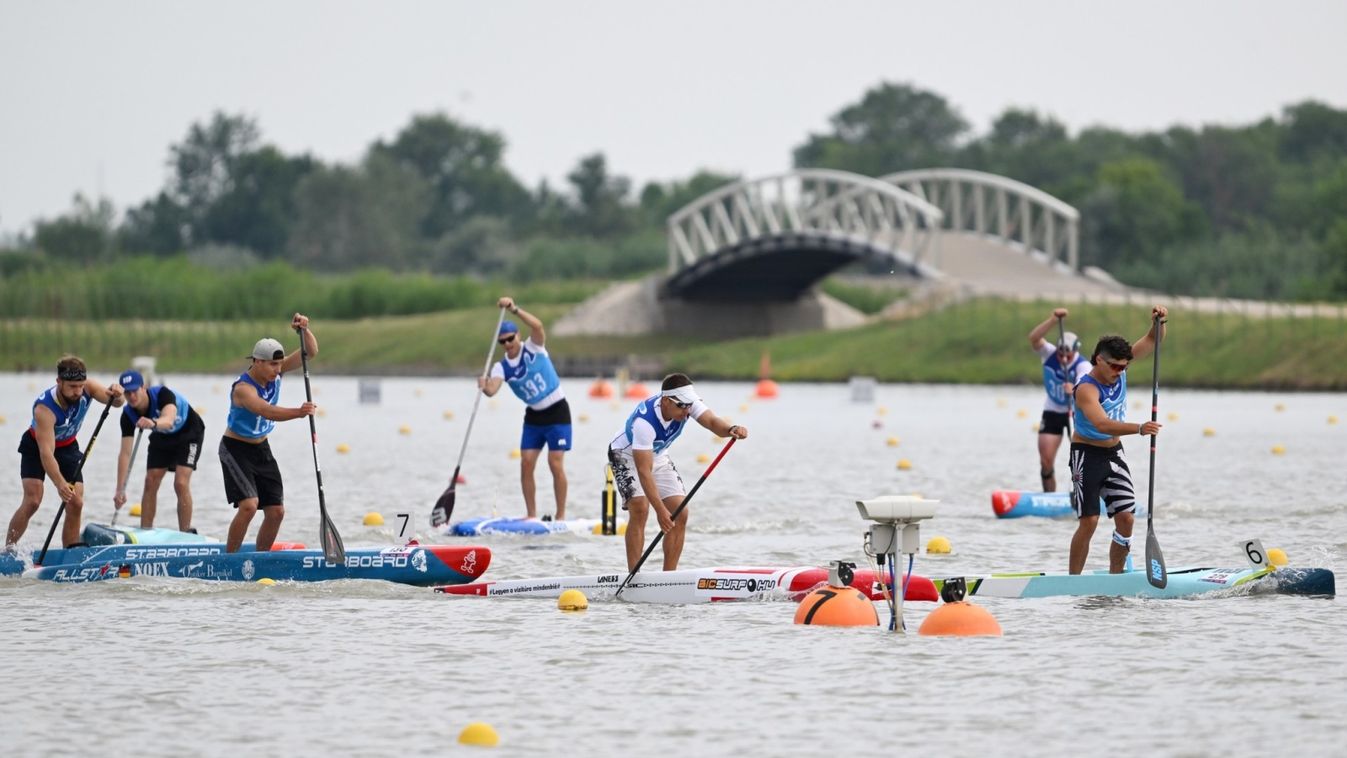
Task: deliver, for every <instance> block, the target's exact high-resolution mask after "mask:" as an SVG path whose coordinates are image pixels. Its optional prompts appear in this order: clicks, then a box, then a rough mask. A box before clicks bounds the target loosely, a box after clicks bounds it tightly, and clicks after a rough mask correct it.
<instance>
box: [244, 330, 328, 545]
mask: <svg viewBox="0 0 1347 758" xmlns="http://www.w3.org/2000/svg"><path fill="white" fill-rule="evenodd" d="M290 327H291V328H292V329H300V330H302V331H301V334H302V335H303V337H302V339H303V340H304V344H305V348H306V349H307V350H308V353H309V355H310V356H314V355H317V354H318V340H317V338H315V337H314V336H313V332H312V331H310V330H309V328H308V327H309V318H308V317H307V316H305V315H303V314H301V313H296V314H295V317H294V318H293V319H291V321H290ZM251 358H252V365H251V366H249V367H248V370H247V371H244V372H243V373H242V374H240V375H239V378H238V379H236V380H235V381H234V384H233V386H231V387H230V388H229V420H228V425H227V427H226V428H225V432H224V437H223V438H221V440H220V469H221V471H222V472H223V473H224V485H225V497H226V498H228V500H229V502H231V503H233V504H234V507H235V508H237V509H238V512H237V513H235V514H234V520H233V521H232V522H230V524H229V541H228V543H227V544H226V547H225V551H226V552H229V553H234V552H238V549H239V547H240V546H242V545H243V538H244V536H245V535H246V534H247V533H248V524H249V523H250V522H251V521H252V520H253V514H254V513H256V512H257V510H258V509H259V508H261V509H262V526H260V527H258V529H257V549H258V550H259V551H262V552H265V551H267V550H270V549H271V546H272V543H274V542H275V541H276V534H277V533H278V532H280V530H281V521H282V520H283V519H284V518H285V505H284V503H285V491H284V488H283V486H282V483H281V470H280V467H279V466H277V465H276V459H275V458H274V457H272V455H271V446H270V445H269V444H268V443H267V435H268V434H270V433H271V430H272V429H274V428H276V422H277V421H293V420H294V419H298V418H304V417H306V416H312V415H313V413H314V411H315V410H317V409H318V406H316V405H314V404H313V403H308V402H306V403H303V404H301V405H299V406H298V407H295V408H282V407H280V406H278V405H276V401H277V400H279V399H280V397H281V375H282V374H284V373H285V372H287V371H293V370H295V369H297V368H299V366H300V361H301V357H300V354H299V351H298V350H295V351H294V352H292V353H290V354H289V355H286V354H285V348H283V347H282V346H281V343H280V342H278V341H277V340H274V339H272V338H270V337H265V338H263V339H260V340H258V341H257V344H256V345H254V346H253V352H252V356H251Z"/></svg>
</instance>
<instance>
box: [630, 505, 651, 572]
mask: <svg viewBox="0 0 1347 758" xmlns="http://www.w3.org/2000/svg"><path fill="white" fill-rule="evenodd" d="M649 515H650V503H649V502H648V501H647V500H646V499H645V498H644V497H634V498H632V499H630V500H628V501H627V534H626V537H625V539H626V542H627V570H628V571H635V570H636V562H637V561H639V560H641V552H642V551H644V550H645V522H646V518H647V517H648V516H649Z"/></svg>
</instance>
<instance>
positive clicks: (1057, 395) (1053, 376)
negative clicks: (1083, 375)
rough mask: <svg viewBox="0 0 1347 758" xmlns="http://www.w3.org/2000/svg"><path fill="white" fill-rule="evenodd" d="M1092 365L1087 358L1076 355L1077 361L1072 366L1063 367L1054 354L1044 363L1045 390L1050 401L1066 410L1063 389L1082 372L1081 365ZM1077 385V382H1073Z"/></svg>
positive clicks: (1064, 391)
mask: <svg viewBox="0 0 1347 758" xmlns="http://www.w3.org/2000/svg"><path fill="white" fill-rule="evenodd" d="M1082 363H1083V364H1085V365H1086V366H1088V365H1090V362H1089V361H1087V360H1085V356H1083V355H1081V354H1080V353H1076V360H1074V361H1072V363H1071V365H1070V366H1062V362H1061V361H1059V360H1057V354H1056V353H1053V354H1052V355H1050V356H1048V358H1047V360H1045V361H1043V390H1044V391H1045V392H1047V393H1048V399H1049V400H1051V401H1052V402H1053V403H1054V404H1056V405H1057V406H1058V407H1059V408H1061V409H1062V410H1063V411H1064V410H1066V390H1065V389H1063V388H1062V385H1064V384H1065V383H1066V382H1067V380H1068V379H1069V378H1072V377H1074V376H1075V375H1076V372H1077V371H1079V370H1080V368H1079V367H1080V365H1081V364H1082ZM1072 384H1075V382H1072Z"/></svg>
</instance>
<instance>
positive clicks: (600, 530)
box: [590, 521, 627, 537]
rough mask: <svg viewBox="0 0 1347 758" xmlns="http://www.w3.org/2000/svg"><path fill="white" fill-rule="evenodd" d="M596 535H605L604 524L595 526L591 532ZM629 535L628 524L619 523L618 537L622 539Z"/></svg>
mask: <svg viewBox="0 0 1347 758" xmlns="http://www.w3.org/2000/svg"><path fill="white" fill-rule="evenodd" d="M590 531H591V532H593V533H594V534H603V524H595V525H594V528H593V529H591V530H590ZM626 533H627V522H625V521H619V522H618V524H617V536H619V537H621V536H623V535H625V534H626Z"/></svg>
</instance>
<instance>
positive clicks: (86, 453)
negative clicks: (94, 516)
mask: <svg viewBox="0 0 1347 758" xmlns="http://www.w3.org/2000/svg"><path fill="white" fill-rule="evenodd" d="M110 410H112V403H104V405H103V414H102V415H101V416H99V417H98V424H97V425H95V426H94V433H93V436H91V437H89V446H88V447H86V448H84V452H83V453H82V454H81V455H80V467H79V468H78V469H76V470H75V473H77V474H78V473H80V472H82V471H84V462H85V461H87V460H89V453H91V452H93V449H94V442H96V441H97V440H98V431H99V430H100V429H102V428H103V422H104V421H107V420H108V411H110ZM63 513H65V501H64V500H62V501H61V507H60V508H57V509H56V518H54V519H52V520H51V528H50V529H48V530H47V540H46V541H45V542H43V543H42V552H41V553H39V554H38V556H37V560H36V561H34V565H37V566H41V565H42V561H43V560H44V559H46V557H47V548H48V547H50V546H51V538H52V536H53V535H55V534H56V525H57V524H59V523H61V514H63Z"/></svg>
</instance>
